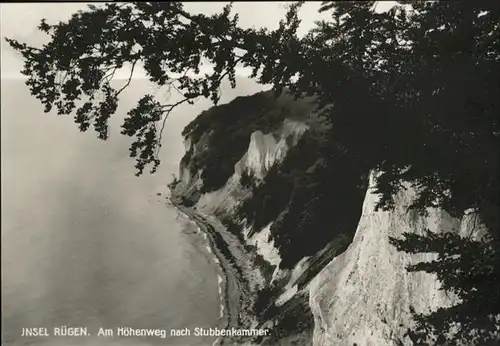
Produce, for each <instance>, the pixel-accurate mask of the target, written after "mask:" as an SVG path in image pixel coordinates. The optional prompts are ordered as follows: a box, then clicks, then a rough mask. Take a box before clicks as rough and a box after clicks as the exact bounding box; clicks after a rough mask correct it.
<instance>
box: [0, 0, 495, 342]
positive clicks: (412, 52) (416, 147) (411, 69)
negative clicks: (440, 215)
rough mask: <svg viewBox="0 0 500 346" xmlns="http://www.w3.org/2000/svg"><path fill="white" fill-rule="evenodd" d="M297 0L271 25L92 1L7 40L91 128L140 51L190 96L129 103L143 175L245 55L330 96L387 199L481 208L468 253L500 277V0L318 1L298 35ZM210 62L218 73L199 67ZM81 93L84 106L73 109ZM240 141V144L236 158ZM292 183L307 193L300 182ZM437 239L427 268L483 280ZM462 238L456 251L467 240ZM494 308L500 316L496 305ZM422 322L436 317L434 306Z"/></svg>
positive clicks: (331, 107)
mask: <svg viewBox="0 0 500 346" xmlns="http://www.w3.org/2000/svg"><path fill="white" fill-rule="evenodd" d="M301 4H302V2H299V3H295V4H293V5H291V7H290V9H289V11H288V13H287V15H286V18H285V19H284V20H282V21H281V22H280V23H279V26H278V28H277V29H275V30H266V29H243V28H241V27H240V26H239V25H238V18H237V16H233V15H231V7H230V6H226V7H225V8H224V10H223V11H222V12H221V13H217V14H214V15H210V16H207V15H204V14H190V13H188V12H186V11H185V10H184V7H183V4H182V3H180V2H133V3H111V4H104V5H103V6H102V7H99V8H97V7H95V6H90V7H89V9H88V10H87V11H81V12H79V13H75V14H74V15H73V16H72V17H71V19H69V20H68V21H66V22H60V23H58V24H54V25H51V24H48V23H46V22H45V21H42V22H41V24H40V26H39V29H40V30H41V31H42V32H44V33H46V34H48V35H49V42H48V43H47V44H46V45H43V46H42V47H31V46H28V45H26V44H25V43H21V42H18V41H16V40H12V39H8V42H9V43H10V45H11V46H12V47H13V48H15V49H16V50H18V51H19V52H21V53H22V55H23V58H24V60H25V65H24V70H23V73H24V74H25V75H26V76H28V79H27V82H26V83H27V85H28V86H29V87H30V90H31V93H32V94H33V95H35V96H36V97H37V98H39V99H40V100H41V102H42V103H43V104H44V105H45V107H46V111H50V110H51V109H52V107H54V106H55V108H56V109H57V112H58V113H59V114H64V115H69V114H72V113H74V114H75V122H76V123H77V124H78V125H79V128H80V129H81V130H82V131H85V130H87V129H88V128H89V126H90V125H93V127H94V129H95V130H96V132H97V133H98V136H99V138H101V139H104V140H105V139H106V138H107V133H108V132H107V126H108V125H107V124H108V119H109V118H110V117H111V116H112V115H113V114H114V113H115V111H116V109H117V102H118V99H119V96H120V93H121V92H122V90H123V89H124V88H126V87H127V86H128V84H129V82H130V79H129V81H128V82H126V83H125V84H124V86H123V87H122V88H120V89H114V88H113V87H112V86H111V85H110V80H111V78H112V77H113V75H114V73H115V72H116V70H117V69H119V68H121V67H123V66H124V65H126V64H129V65H130V66H131V67H132V73H131V75H130V78H132V74H133V71H134V67H135V66H136V65H137V64H138V63H139V62H142V63H143V64H144V68H145V71H146V73H147V75H148V77H149V78H150V80H151V81H152V82H153V83H156V84H157V85H159V86H164V87H169V88H171V89H172V90H177V91H178V92H179V94H180V95H181V98H180V99H179V100H178V101H172V102H170V103H167V104H162V103H160V102H159V101H157V100H155V99H154V97H153V96H151V95H145V96H144V97H143V98H142V99H141V100H140V101H139V103H138V105H137V107H136V108H134V109H132V110H130V111H129V112H128V113H127V117H126V118H125V121H124V123H123V125H122V129H123V131H122V133H123V134H125V135H128V136H130V137H133V138H134V141H133V143H132V145H131V147H130V155H131V156H132V157H134V158H136V160H137V163H136V167H137V170H138V172H137V173H138V174H140V173H142V171H143V169H144V168H145V167H146V166H147V165H152V170H153V171H154V170H155V169H156V167H157V165H158V164H159V159H158V150H159V148H160V145H161V134H162V128H163V126H164V125H165V119H166V118H167V116H168V115H169V114H170V113H171V111H172V110H173V109H175V107H176V106H178V105H179V104H182V103H192V102H193V100H194V99H196V98H198V97H206V98H210V99H211V100H212V101H213V102H214V103H217V101H218V100H219V97H220V95H219V86H220V83H221V81H222V80H223V79H224V78H228V79H229V80H230V82H231V84H232V85H233V86H234V85H235V68H236V66H245V67H249V68H250V69H252V72H253V73H252V78H256V79H257V80H258V81H259V82H260V83H264V84H267V83H270V84H273V85H274V89H275V91H276V94H280V91H281V90H282V89H283V88H284V87H288V88H289V89H290V90H291V91H292V92H294V93H297V95H300V96H303V95H304V94H305V95H315V96H316V97H317V99H318V103H319V107H323V106H327V105H328V106H327V107H326V108H324V110H323V114H324V115H326V116H327V117H328V118H329V119H330V122H331V124H332V129H331V137H332V138H333V141H334V142H335V145H336V147H337V148H340V149H341V150H342V151H344V152H345V155H347V156H346V157H348V158H349V159H348V160H347V162H350V163H352V162H354V163H355V167H357V166H358V165H359V166H360V167H366V168H369V169H377V170H379V171H382V172H383V174H382V175H381V176H380V178H379V180H378V181H377V186H378V189H379V192H380V193H381V194H382V196H383V198H382V200H381V204H380V205H379V207H381V208H390V207H391V206H392V195H393V193H394V192H395V191H397V190H398V189H400V188H401V182H402V181H408V182H410V183H412V184H414V185H416V186H417V187H418V188H419V190H420V194H419V196H418V199H417V202H416V204H415V207H416V208H417V209H419V210H425V208H426V207H429V206H437V207H442V208H444V209H446V210H448V211H450V213H452V214H453V215H461V214H462V213H463V211H464V210H466V209H468V208H472V209H475V210H477V211H478V213H479V214H480V216H481V218H482V221H483V222H484V223H485V224H486V226H487V228H488V230H489V232H490V236H491V237H490V240H489V241H488V243H487V245H486V246H487V247H488V249H489V250H488V251H489V252H484V251H482V250H481V251H476V252H475V256H473V257H470V256H464V257H463V258H464V259H465V260H467V261H471V260H474V261H475V260H478V261H480V262H481V263H483V262H484V264H483V265H484V266H485V268H489V269H488V270H489V271H486V272H487V273H489V274H488V275H489V276H490V277H492V278H497V277H498V272H499V271H500V265H499V263H498V257H499V256H498V252H499V251H500V249H499V245H498V243H499V239H500V228H499V224H498V209H499V208H498V207H499V205H500V198H499V197H500V196H499V194H500V186H499V184H500V169H499V166H500V165H499V157H500V152H499V151H500V149H499V148H500V145H499V144H500V143H499V141H500V128H499V126H500V125H499V116H500V115H499V114H500V107H499V106H500V105H499V103H500V90H499V88H498V76H499V75H500V69H499V67H500V44H499V42H500V41H499V40H498V37H499V36H500V26H499V24H498V23H499V19H500V3H499V2H483V1H477V2H472V1H460V2H438V1H425V2H424V1H419V2H406V1H401V2H399V3H398V5H397V6H394V7H393V8H392V9H391V10H390V11H387V12H384V13H378V12H376V11H375V10H374V8H375V7H377V4H378V2H376V1H362V2H355V1H353V2H350V1H349V2H343V1H342V2H340V1H339V2H336V1H334V2H325V3H323V7H322V10H323V11H329V12H330V13H331V17H330V18H329V19H328V20H323V21H319V22H317V23H316V27H315V28H313V29H312V30H311V31H310V32H309V33H308V34H307V35H305V36H303V37H299V36H298V35H297V29H298V26H299V23H300V21H299V18H298V15H297V13H298V10H299V8H300V5H301ZM203 60H205V61H208V62H209V63H212V64H213V65H214V70H213V72H211V73H209V74H208V75H205V76H199V75H196V73H198V72H199V69H200V64H201V63H202V62H204V61H203ZM190 71H192V72H194V73H195V74H194V75H190V74H189V72H190ZM77 100H82V101H83V103H82V104H81V105H78V106H77V102H76V101H77ZM259 114H260V115H262V117H264V118H265V117H266V116H267V115H269V114H267V113H259ZM242 126H247V125H246V123H245V124H242ZM243 137H244V136H242V138H243ZM242 141H243V139H242ZM241 147H244V145H243V144H241ZM217 148H219V147H217ZM223 149H224V150H226V149H227V148H223ZM229 150H230V152H231V150H232V149H229ZM238 150H240V147H238V148H235V149H234V151H232V153H233V154H234V157H236V151H238ZM221 152H223V151H221ZM216 155H217V154H216V153H215V152H214V153H213V155H212V158H211V159H215V162H217V164H216V165H213V166H210V163H209V162H208V161H209V160H206V158H203V157H202V158H201V159H200V162H202V163H204V164H207V165H209V166H210V167H209V169H208V170H207V173H205V174H206V176H205V178H204V179H207V180H208V181H211V180H213V185H212V186H211V187H210V188H214V187H215V186H218V185H220V184H221V182H222V180H223V179H222V178H220V181H219V180H217V179H216V178H215V176H216V172H215V171H216V168H217V169H219V168H221V167H222V169H223V175H227V174H228V173H227V172H228V171H229V166H228V165H227V166H226V165H225V164H224V163H222V161H223V160H222V159H221V158H217V157H216ZM231 155H232V154H231ZM231 157H232V156H231ZM204 159H205V160H204ZM210 161H212V160H210ZM354 171H356V170H354ZM217 174H220V172H217ZM337 174H338V175H337V177H338V176H342V175H343V174H341V173H338V172H337ZM209 186H210V184H209ZM294 193H297V194H298V195H302V194H303V195H307V193H306V192H305V191H302V190H301V189H298V190H297V189H296V191H295V192H294ZM271 198H272V197H271ZM333 207H334V205H332V208H333ZM332 210H333V209H332ZM302 239H307V236H305V235H303V236H302ZM427 240H430V241H432V242H433V243H435V242H437V243H436V244H441V246H440V247H439V248H438V249H436V248H432V250H433V251H434V250H436V251H438V252H440V253H442V254H443V256H442V261H441V262H434V263H433V265H432V267H427V268H425V270H427V271H430V272H434V273H437V274H438V277H439V278H440V279H442V280H444V281H446V280H448V279H450V277H451V279H450V280H448V281H447V282H449V287H456V288H457V289H459V290H460V289H461V288H463V287H462V286H461V285H462V284H463V283H464V282H467V280H469V281H473V282H476V281H477V280H480V278H477V277H476V276H475V275H474V274H473V273H470V272H464V271H456V270H454V271H449V270H445V269H446V268H449V267H450V266H449V264H450V263H449V261H450V260H451V259H450V258H449V257H447V256H446V251H447V250H446V249H447V248H446V246H444V244H448V243H442V242H438V240H436V239H433V238H428V239H427ZM417 241H420V239H413V240H412V242H410V243H407V244H405V245H406V246H405V247H404V250H406V251H412V250H414V249H415V248H418V246H419V245H418V244H417ZM447 241H448V242H451V241H452V240H450V239H448V240H447ZM453 241H454V242H455V241H456V242H459V243H460V242H463V241H464V240H460V239H456V240H453ZM462 244H463V246H461V247H459V249H460V251H465V250H466V249H468V246H467V244H466V243H462ZM469 245H470V244H469ZM423 249H424V250H429V248H423ZM420 269H423V268H420ZM455 278H458V279H455ZM495 280H496V279H495ZM495 283H497V281H495ZM467 287H468V288H466V289H465V291H464V295H465V296H466V297H467V299H468V301H475V302H478V303H479V302H480V304H479V305H480V306H486V304H487V303H488V302H497V301H498V297H499V295H500V291H499V290H496V291H493V290H488V289H486V288H487V285H483V284H477V285H473V286H467ZM471 287H473V288H474V289H472V288H471ZM495 287H496V286H495ZM478 290H482V291H480V292H479V291H478ZM472 298H473V299H472ZM474 299H475V300H474ZM491 306H492V307H491V309H492V310H491V311H492V312H494V313H500V310H499V309H500V305H499V304H497V305H491ZM469 307H471V306H469ZM448 312H450V310H448ZM452 312H453V314H452V315H450V316H451V317H450V318H451V319H452V320H454V321H456V322H460V321H470V320H471V318H472V317H474V316H476V319H475V321H478V323H476V324H474V323H472V324H470V323H464V324H462V326H463V330H462V331H461V332H460V335H458V336H457V337H460V338H462V339H463V338H465V339H467V338H472V339H474V338H476V337H475V336H474V335H475V334H474V333H475V332H474V328H479V329H482V330H486V331H494V330H495V328H496V327H497V326H498V323H497V322H495V321H494V320H491V319H484V318H481V315H480V314H478V313H479V311H475V310H473V309H472V307H471V309H461V310H455V311H452ZM444 313H447V312H446V311H445V312H444ZM471 316H472V317H471ZM421 320H422V321H425V322H427V323H429V324H431V325H434V327H439V326H437V325H436V324H435V323H434V322H435V319H433V318H432V316H430V318H428V319H427V320H425V319H421ZM479 322H480V323H479ZM437 332H438V333H440V330H437ZM441 334H442V333H441ZM481 337H482V339H478V340H475V341H476V342H477V343H486V341H487V338H488V333H487V332H485V333H481ZM451 343H457V340H456V339H452V340H451Z"/></svg>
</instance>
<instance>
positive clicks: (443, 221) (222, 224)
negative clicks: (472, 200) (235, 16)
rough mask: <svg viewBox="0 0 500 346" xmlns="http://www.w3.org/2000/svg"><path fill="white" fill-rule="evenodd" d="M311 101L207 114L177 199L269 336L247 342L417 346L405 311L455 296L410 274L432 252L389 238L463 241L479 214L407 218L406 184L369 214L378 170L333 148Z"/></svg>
mask: <svg viewBox="0 0 500 346" xmlns="http://www.w3.org/2000/svg"><path fill="white" fill-rule="evenodd" d="M313 101H314V100H313V99H304V100H299V101H294V100H292V99H291V98H290V96H289V95H287V94H286V93H285V94H284V95H282V96H280V98H278V99H274V98H273V97H272V94H271V93H269V92H267V93H259V94H256V95H252V96H248V97H241V98H237V99H235V100H234V101H233V102H231V103H229V104H227V105H222V106H218V107H214V108H212V109H210V110H208V111H206V112H203V113H202V114H200V116H199V117H198V118H197V119H195V120H194V121H193V122H192V123H191V124H189V125H188V126H187V127H186V129H185V130H184V137H185V140H186V154H185V156H184V157H183V159H182V161H181V164H180V170H179V178H178V179H177V180H176V181H175V182H174V183H172V184H171V188H172V193H173V195H176V196H178V197H179V198H180V199H181V200H182V204H183V205H184V206H187V207H190V208H191V211H192V212H194V213H197V214H198V215H200V216H201V217H202V218H203V219H204V220H206V221H207V222H210V223H211V224H212V225H213V226H215V227H212V228H215V229H217V230H218V231H217V232H218V234H217V235H216V236H215V235H214V236H213V237H212V238H214V239H216V243H217V244H216V245H217V246H220V247H221V250H223V251H221V252H224V253H225V256H226V257H227V258H228V259H229V262H230V264H231V267H234V268H233V269H234V273H233V276H234V277H235V278H236V279H235V280H236V281H237V283H236V284H235V285H236V286H238V289H239V291H240V292H239V294H238V296H239V299H240V302H239V303H240V306H239V307H238V308H237V310H238V311H239V312H240V318H239V323H240V324H241V326H251V327H256V326H257V327H262V328H270V329H271V330H272V331H273V333H272V335H271V336H270V337H267V338H256V339H254V340H252V342H254V343H258V344H260V345H273V346H278V345H293V344H296V345H314V346H332V345H335V346H337V345H339V346H343V345H346V346H353V345H357V346H369V345H384V346H385V345H394V346H401V345H408V346H410V345H416V344H415V343H414V342H412V340H411V338H410V336H408V335H407V330H408V328H411V327H412V325H413V321H412V316H411V315H412V311H415V312H424V313H425V312H427V311H431V310H436V309H438V308H439V307H445V306H448V305H450V304H454V303H455V302H456V299H455V298H454V297H452V296H450V295H447V294H446V293H445V292H444V291H442V290H440V289H439V288H440V283H439V282H438V281H437V280H436V278H435V277H434V276H432V275H430V274H425V273H422V272H418V273H409V272H407V270H406V269H405V267H406V266H407V265H409V264H414V263H418V262H421V261H428V260H432V259H433V256H432V255H425V256H424V255H409V254H406V253H402V252H397V251H396V248H395V247H393V246H392V245H391V244H390V243H389V237H396V238H397V237H399V236H400V235H401V234H402V233H403V232H414V233H417V234H420V233H422V232H423V231H424V230H425V229H430V230H431V231H436V232H437V231H440V232H443V231H444V232H456V233H458V234H461V235H470V234H471V233H473V231H474V230H475V227H476V225H475V220H476V218H475V216H473V215H468V216H465V217H464V218H463V219H461V220H459V219H456V218H452V217H451V216H450V215H448V214H447V213H446V212H444V211H441V210H429V214H428V216H426V217H423V216H421V215H419V214H418V213H417V212H416V211H413V210H412V211H408V207H409V206H410V205H411V204H412V202H414V199H415V194H416V193H415V191H413V190H412V189H411V188H409V187H407V188H406V189H403V190H402V191H401V192H399V193H398V194H397V196H395V208H394V209H393V210H392V211H374V208H375V205H376V203H377V201H378V196H377V195H376V194H374V192H373V191H372V189H373V187H374V176H373V174H372V175H371V176H370V177H369V174H368V171H369V169H368V167H367V164H366V162H365V161H363V160H360V158H358V157H356V155H350V154H349V152H348V151H347V150H346V148H344V147H340V146H339V145H338V144H337V142H336V140H335V138H333V137H332V136H331V135H330V133H331V131H329V129H330V128H329V125H328V123H326V122H324V121H323V120H322V119H321V118H319V117H318V116H317V115H316V113H315V112H314V111H313ZM353 156H354V157H353ZM233 286H234V285H233ZM241 341H242V340H230V342H231V343H233V344H237V343H238V342H241ZM246 341H248V340H246Z"/></svg>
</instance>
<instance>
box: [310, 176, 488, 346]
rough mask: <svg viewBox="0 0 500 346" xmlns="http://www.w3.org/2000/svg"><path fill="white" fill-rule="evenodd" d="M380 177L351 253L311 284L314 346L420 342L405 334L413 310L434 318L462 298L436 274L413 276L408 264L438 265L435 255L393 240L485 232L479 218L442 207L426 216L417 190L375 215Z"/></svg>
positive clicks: (367, 201) (365, 206) (369, 196)
mask: <svg viewBox="0 0 500 346" xmlns="http://www.w3.org/2000/svg"><path fill="white" fill-rule="evenodd" d="M373 186H374V183H373V176H372V177H371V181H370V189H369V190H368V191H367V193H366V198H365V201H364V203H363V212H362V216H361V219H360V221H359V225H358V228H357V230H356V235H355V236H354V239H353V241H352V243H351V244H350V245H349V248H348V249H347V250H346V251H345V252H344V253H342V254H341V255H340V256H338V257H336V258H335V259H334V260H333V261H332V262H330V263H329V264H328V265H327V266H326V267H325V268H324V269H323V270H322V271H321V272H320V273H319V275H318V276H317V277H316V278H315V279H314V280H313V282H312V283H311V286H310V290H311V294H310V305H311V309H312V311H313V314H314V316H315V329H314V345H315V346H330V345H338V346H344V345H345V346H352V345H364V346H365V345H366V346H372V345H373V346H374V345H388V346H401V345H413V342H412V341H411V339H410V338H409V336H407V335H406V331H407V329H408V327H410V326H411V325H412V320H411V310H412V309H414V311H415V312H417V313H427V312H429V311H430V310H436V309H438V308H439V307H445V306H449V305H452V304H454V303H455V302H457V300H456V299H455V298H454V297H453V296H451V295H448V294H446V293H445V292H444V291H441V290H439V287H440V283H439V282H438V281H437V280H436V277H435V276H433V275H431V274H427V273H423V272H417V273H415V272H413V273H410V272H407V271H406V270H405V267H406V266H407V265H409V264H415V263H418V262H422V261H430V260H433V258H434V257H433V254H425V255H409V254H406V253H402V252H397V251H396V249H395V247H393V246H392V245H391V244H389V237H400V236H401V234H402V233H403V232H415V233H420V234H421V233H423V232H424V230H425V229H429V230H430V231H432V232H437V231H440V232H441V231H442V232H457V233H458V234H460V235H462V236H470V235H471V234H472V235H478V234H479V230H478V229H477V225H476V220H475V217H474V215H468V216H465V217H463V219H462V220H459V219H455V218H452V217H450V216H449V215H448V214H447V213H445V212H443V211H440V210H436V209H433V210H429V215H428V216H426V217H423V216H420V215H417V214H416V212H415V211H409V210H408V209H407V208H408V206H409V205H410V204H411V202H413V200H414V197H415V191H414V190H412V189H411V188H409V187H407V189H406V190H405V191H402V192H399V193H398V195H397V196H396V198H395V202H396V203H395V209H394V210H393V211H376V212H375V211H374V207H375V204H376V202H377V200H378V195H376V194H374V193H373V191H372V188H373Z"/></svg>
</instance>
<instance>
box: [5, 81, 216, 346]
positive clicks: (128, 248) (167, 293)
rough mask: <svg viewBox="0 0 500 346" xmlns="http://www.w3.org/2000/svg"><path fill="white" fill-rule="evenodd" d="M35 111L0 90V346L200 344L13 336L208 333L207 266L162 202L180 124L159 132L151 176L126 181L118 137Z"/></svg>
mask: <svg viewBox="0 0 500 346" xmlns="http://www.w3.org/2000/svg"><path fill="white" fill-rule="evenodd" d="M143 93H144V91H143V90H138V92H137V95H139V96H140V95H142V94H143ZM126 97H127V96H126ZM134 97H135V95H129V96H128V98H129V99H134ZM126 102H128V105H129V106H130V105H133V104H132V102H129V101H128V99H127V101H126ZM129 108H130V107H129ZM41 109H42V108H41V106H40V105H39V103H38V101H37V100H35V99H34V98H32V97H30V96H29V95H28V94H27V91H26V88H25V87H24V85H23V84H22V83H21V82H6V81H2V239H1V240H2V331H3V332H2V333H3V345H53V346H57V345H65V346H71V345H137V346H141V345H210V344H211V342H212V341H213V339H210V338H209V339H202V338H200V337H191V338H187V337H177V338H168V339H161V338H158V337H150V338H144V337H142V338H132V337H127V338H117V337H114V338H97V337H95V336H92V337H88V338H82V337H73V338H70V339H66V338H61V337H58V338H56V337H37V338H23V337H21V336H20V333H21V328H23V327H47V328H49V329H52V327H54V326H59V325H74V326H86V327H88V330H89V332H90V333H92V334H94V335H95V334H97V331H98V328H99V327H103V328H111V329H114V328H116V327H119V326H129V327H133V328H161V329H167V330H169V329H170V328H184V327H188V328H191V327H196V326H200V327H211V326H212V327H213V326H215V325H216V324H217V321H218V317H219V300H218V299H219V298H218V292H217V268H216V267H215V265H214V263H213V261H212V259H211V257H210V256H209V255H208V254H207V253H206V251H205V243H204V240H203V238H202V237H200V236H197V235H195V234H193V232H194V226H193V225H192V224H191V223H190V222H189V221H187V220H185V219H182V218H181V217H179V215H178V214H177V212H176V211H175V210H173V209H171V208H169V207H167V206H166V205H165V200H164V196H163V194H164V192H165V190H166V189H165V187H164V185H165V184H166V183H168V182H169V181H170V178H171V173H173V172H174V171H176V170H177V160H178V158H179V157H180V156H181V155H182V154H183V146H182V143H181V141H180V136H179V134H178V132H180V130H181V129H182V127H183V126H184V125H185V124H186V122H187V121H189V120H190V119H186V118H185V119H183V120H182V122H178V123H175V122H174V123H172V125H171V126H167V127H169V129H168V131H170V134H169V133H167V137H169V136H170V137H169V139H168V140H169V141H171V142H169V144H171V145H168V146H166V145H164V148H165V149H164V150H165V151H166V152H164V153H163V156H164V157H165V158H164V159H163V163H162V166H161V167H162V168H161V169H160V170H159V172H158V173H157V174H155V175H152V176H151V175H148V174H146V175H144V176H143V177H140V178H136V177H135V176H134V175H133V173H134V170H133V164H134V162H133V161H131V160H130V159H129V158H128V157H127V139H126V138H123V136H121V135H119V134H117V135H116V136H113V133H112V137H111V140H110V141H108V142H106V143H103V142H101V141H99V140H97V139H96V138H95V136H94V135H93V134H92V133H85V134H81V133H80V132H78V130H77V129H76V126H75V125H74V124H73V123H72V121H71V119H67V118H66V119H64V118H61V117H56V116H54V115H44V114H43V113H42V112H41ZM195 114H196V112H194V113H193V116H194V115H195ZM90 131H91V130H89V132H90ZM118 131H119V130H118V129H117V130H116V131H115V132H116V133H117V132H118ZM158 193H161V194H162V195H161V196H158V195H157V194H158Z"/></svg>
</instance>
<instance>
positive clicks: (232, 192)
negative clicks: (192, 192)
mask: <svg viewBox="0 0 500 346" xmlns="http://www.w3.org/2000/svg"><path fill="white" fill-rule="evenodd" d="M307 128H308V127H307V125H305V124H304V123H302V122H299V121H294V120H290V119H285V121H284V122H283V125H282V126H281V128H280V129H279V130H278V131H277V133H275V134H272V133H267V134H264V133H262V132H261V131H255V132H253V133H252V135H251V136H250V144H249V146H248V150H247V152H246V153H245V154H244V155H243V157H242V158H241V159H240V160H239V161H238V162H237V163H236V165H235V166H234V174H233V175H232V176H231V177H230V178H229V179H228V180H227V182H226V184H225V185H224V186H223V187H222V188H221V189H219V190H217V191H214V192H210V193H206V194H203V195H202V196H201V198H200V200H199V201H198V203H197V208H198V209H199V210H201V211H203V212H205V213H213V212H223V213H225V214H230V213H231V212H232V211H233V210H234V207H236V206H237V205H238V203H240V202H241V201H242V200H243V199H244V198H245V196H246V195H247V193H248V191H246V190H245V189H244V188H242V186H241V184H240V179H241V174H242V173H243V172H244V171H245V170H246V171H247V172H248V173H251V174H252V175H253V176H254V177H255V178H257V179H262V178H263V177H264V176H265V175H266V174H267V172H268V170H269V169H270V168H271V167H272V166H273V165H275V164H278V163H279V162H281V161H282V160H283V159H284V158H285V156H286V154H287V152H288V150H289V149H290V147H292V146H294V145H296V144H297V142H298V140H299V139H300V137H301V135H302V134H303V133H304V131H306V130H307Z"/></svg>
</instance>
